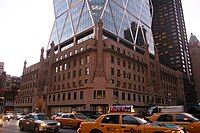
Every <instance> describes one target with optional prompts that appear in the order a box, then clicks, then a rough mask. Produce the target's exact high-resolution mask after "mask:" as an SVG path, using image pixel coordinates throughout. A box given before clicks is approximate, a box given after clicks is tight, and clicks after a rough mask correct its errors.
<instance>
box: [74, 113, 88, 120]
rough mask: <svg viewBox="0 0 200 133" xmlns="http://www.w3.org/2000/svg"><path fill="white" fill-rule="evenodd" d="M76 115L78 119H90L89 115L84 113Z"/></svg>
mask: <svg viewBox="0 0 200 133" xmlns="http://www.w3.org/2000/svg"><path fill="white" fill-rule="evenodd" d="M75 117H76V118H78V119H89V118H88V117H87V116H85V115H84V114H75Z"/></svg>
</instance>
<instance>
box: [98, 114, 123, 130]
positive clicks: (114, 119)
mask: <svg viewBox="0 0 200 133" xmlns="http://www.w3.org/2000/svg"><path fill="white" fill-rule="evenodd" d="M99 128H100V130H101V131H102V132H103V133H123V132H121V130H120V128H121V126H120V123H119V115H111V114H110V115H107V116H105V117H104V118H103V119H102V121H101V123H99Z"/></svg>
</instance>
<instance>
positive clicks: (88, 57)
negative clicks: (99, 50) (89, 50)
mask: <svg viewBox="0 0 200 133" xmlns="http://www.w3.org/2000/svg"><path fill="white" fill-rule="evenodd" d="M89 62H90V56H89V55H87V56H86V63H89Z"/></svg>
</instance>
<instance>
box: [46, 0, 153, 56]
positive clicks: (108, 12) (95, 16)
mask: <svg viewBox="0 0 200 133" xmlns="http://www.w3.org/2000/svg"><path fill="white" fill-rule="evenodd" d="M54 11H55V23H54V26H53V29H52V32H51V36H50V39H49V44H48V47H47V49H49V46H50V43H51V42H52V41H54V43H55V44H56V45H57V44H59V43H62V42H63V41H65V40H67V39H69V38H71V37H73V36H75V35H76V34H78V33H81V32H82V31H84V30H86V29H88V28H91V27H93V26H94V23H95V22H97V21H99V20H100V19H101V20H102V21H103V28H104V29H105V30H107V31H109V32H111V33H113V34H115V35H117V36H119V37H120V38H123V39H126V40H128V41H130V42H132V43H133V44H135V45H139V44H140V43H142V42H144V43H147V44H149V46H150V52H154V51H153V49H154V46H153V35H152V32H151V23H152V16H153V14H152V12H153V7H152V3H151V0H54Z"/></svg>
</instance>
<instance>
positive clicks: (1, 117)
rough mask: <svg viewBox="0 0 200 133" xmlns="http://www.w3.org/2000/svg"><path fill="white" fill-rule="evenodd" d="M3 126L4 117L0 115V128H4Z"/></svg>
mask: <svg viewBox="0 0 200 133" xmlns="http://www.w3.org/2000/svg"><path fill="white" fill-rule="evenodd" d="M2 126H3V115H2V114H0V127H2Z"/></svg>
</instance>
